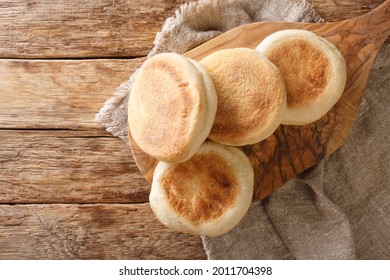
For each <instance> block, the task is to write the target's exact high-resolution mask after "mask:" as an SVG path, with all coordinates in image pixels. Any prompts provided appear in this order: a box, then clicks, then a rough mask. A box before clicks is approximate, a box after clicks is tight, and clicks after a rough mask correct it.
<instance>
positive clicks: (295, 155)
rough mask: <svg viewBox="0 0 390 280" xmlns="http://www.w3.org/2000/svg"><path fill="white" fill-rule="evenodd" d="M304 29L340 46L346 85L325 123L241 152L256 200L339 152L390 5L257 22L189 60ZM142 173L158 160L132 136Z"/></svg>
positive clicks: (385, 31) (290, 130) (288, 131)
mask: <svg viewBox="0 0 390 280" xmlns="http://www.w3.org/2000/svg"><path fill="white" fill-rule="evenodd" d="M284 29H305V30H309V31H312V32H314V33H316V34H318V35H320V36H322V37H323V38H325V39H327V40H329V41H330V42H332V43H333V44H334V45H336V46H337V47H338V49H339V50H340V51H341V53H342V54H343V55H344V58H345V60H346V63H347V82H346V87H345V90H344V93H343V95H342V97H341V98H340V100H339V101H338V103H337V104H336V105H335V106H334V107H333V108H332V109H331V110H330V111H329V112H328V113H327V114H326V115H325V116H324V117H323V118H321V119H320V120H318V121H316V122H314V123H311V124H308V125H302V126H291V125H281V126H279V128H278V129H277V130H276V131H275V133H274V134H273V135H271V136H270V137H268V138H267V139H265V140H263V141H261V142H259V143H257V144H254V145H248V146H243V147H240V148H241V149H242V150H243V151H244V152H245V154H246V155H247V156H248V157H249V159H250V161H251V163H252V165H253V167H254V170H255V187H254V193H253V200H254V201H256V200H260V199H262V198H264V197H266V196H268V195H270V194H271V193H272V192H273V191H275V190H277V189H279V188H280V187H281V186H282V185H283V184H284V183H286V182H287V181H288V180H290V179H292V178H294V177H295V176H297V175H298V174H300V173H302V172H303V171H305V170H307V169H308V168H310V167H312V166H313V165H315V164H316V163H318V162H319V161H320V160H321V159H323V158H324V157H327V156H329V155H330V154H332V153H333V152H334V151H336V150H337V149H338V148H339V147H340V146H341V145H342V143H343V142H344V141H345V139H346V137H347V136H348V133H349V131H350V130H351V128H352V125H353V122H354V120H355V117H356V113H357V111H358V109H359V105H360V101H361V99H362V96H363V92H364V88H365V86H366V83H367V79H368V75H369V73H370V69H371V67H372V64H373V62H374V59H375V57H376V55H377V53H378V51H379V49H380V47H381V45H382V44H383V42H384V41H385V40H386V38H387V37H388V35H389V34H390V0H387V1H385V2H384V3H383V4H382V5H380V6H379V7H377V8H376V9H374V10H373V11H371V12H369V13H367V14H365V15H362V16H359V17H356V18H354V19H350V20H344V21H339V22H330V23H296V22H256V23H251V24H247V25H242V26H240V27H237V28H235V29H232V30H230V31H228V32H226V33H224V34H222V35H220V36H218V37H216V38H214V39H212V40H210V41H208V42H206V43H204V44H203V45H200V46H198V47H196V48H194V49H193V50H191V51H189V52H187V53H185V54H184V55H185V56H186V57H189V58H193V59H195V60H200V59H202V58H203V57H205V56H206V55H208V54H210V53H212V52H215V51H217V50H220V49H226V48H237V47H248V48H252V49H254V48H256V46H257V45H258V44H259V43H260V42H261V41H262V40H263V39H264V38H265V37H266V36H268V35H269V34H271V33H274V32H276V31H279V30H284ZM129 140H130V144H131V148H132V153H133V156H134V159H135V161H136V164H137V166H138V168H139V169H140V171H141V173H142V174H143V175H144V177H145V178H146V180H147V181H149V182H151V181H152V177H153V171H154V168H155V166H156V164H157V160H156V159H154V158H152V157H150V156H149V155H147V154H145V153H144V152H143V151H142V150H141V149H140V148H139V147H138V146H137V144H136V143H135V142H134V140H133V139H132V137H131V134H130V133H129Z"/></svg>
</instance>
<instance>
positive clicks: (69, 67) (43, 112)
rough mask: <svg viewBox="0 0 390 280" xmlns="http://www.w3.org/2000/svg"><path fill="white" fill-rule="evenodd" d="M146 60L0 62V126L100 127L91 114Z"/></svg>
mask: <svg viewBox="0 0 390 280" xmlns="http://www.w3.org/2000/svg"><path fill="white" fill-rule="evenodd" d="M144 60H145V59H144V58H137V59H92V60H23V59H4V60H0V76H1V77H2V78H1V79H0V88H1V91H0V128H21V129H73V130H76V129H78V130H85V129H98V128H100V127H101V126H100V124H98V123H97V122H96V121H95V120H94V119H95V114H96V113H97V112H99V110H100V108H101V107H102V106H103V104H104V102H105V101H106V99H107V98H109V97H111V96H112V95H113V94H114V92H115V90H116V89H117V87H118V86H119V85H120V84H121V83H123V82H126V81H127V80H128V79H129V77H130V76H131V75H132V74H133V72H134V71H135V70H136V69H137V68H138V67H139V66H140V65H141V64H142V62H143V61H144Z"/></svg>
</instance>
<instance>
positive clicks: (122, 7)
mask: <svg viewBox="0 0 390 280" xmlns="http://www.w3.org/2000/svg"><path fill="white" fill-rule="evenodd" d="M187 2H190V1H186V0H142V1H141V0H134V1H124V0H96V1H89V0H78V1H75V0H63V1H48V0H38V1H20V0H4V1H1V2H0V259H205V258H206V255H205V253H204V250H203V247H202V242H201V239H200V237H196V236H190V235H186V234H181V233H177V232H174V231H172V230H169V229H167V228H165V227H164V226H162V225H161V224H160V223H159V222H158V221H157V220H156V219H155V217H154V215H153V214H152V212H151V210H150V207H149V204H148V194H149V185H148V184H147V183H146V181H145V180H144V179H143V177H142V175H141V174H140V172H139V171H138V169H137V167H136V165H135V163H134V160H133V158H132V156H131V151H130V149H129V147H127V146H126V145H125V144H124V143H123V142H122V141H121V140H119V139H117V138H115V137H113V136H111V135H110V134H109V133H107V132H105V130H104V129H103V128H102V127H101V126H100V125H99V124H98V123H96V122H95V121H94V117H95V114H96V113H97V112H98V111H99V109H100V108H101V106H102V105H103V103H104V101H105V100H106V99H107V98H109V97H110V96H111V95H112V94H113V93H114V91H115V89H116V88H117V86H119V84H120V83H122V82H124V81H126V80H127V79H128V78H129V77H130V75H131V74H132V73H133V72H134V71H135V70H136V69H137V68H138V67H139V66H140V65H141V64H142V62H143V61H144V60H145V56H146V55H147V54H148V52H149V51H150V50H151V48H152V45H153V40H154V37H155V34H156V32H158V31H159V30H160V29H161V27H162V25H163V23H164V21H165V19H166V18H167V17H170V16H173V15H174V12H175V10H176V9H177V8H179V6H180V5H181V4H183V3H187ZM382 2H384V1H383V0H344V1H341V0H340V1H336V0H312V1H311V3H312V4H313V6H314V7H315V8H316V9H317V11H318V12H319V13H320V15H321V16H322V17H324V18H325V19H326V20H328V21H336V20H342V19H348V18H352V17H355V16H358V15H361V14H363V13H366V12H368V11H370V10H372V9H373V8H375V7H377V6H378V5H379V4H381V3H382Z"/></svg>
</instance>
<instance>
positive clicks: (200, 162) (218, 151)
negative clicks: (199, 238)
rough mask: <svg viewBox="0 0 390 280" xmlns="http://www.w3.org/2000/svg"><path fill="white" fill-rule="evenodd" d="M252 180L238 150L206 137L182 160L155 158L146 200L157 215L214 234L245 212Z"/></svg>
mask: <svg viewBox="0 0 390 280" xmlns="http://www.w3.org/2000/svg"><path fill="white" fill-rule="evenodd" d="M253 185H254V172H253V167H252V165H251V163H250V162H249V159H248V157H247V156H246V155H245V154H244V153H243V152H242V151H241V150H239V149H238V148H236V147H231V146H225V145H222V144H218V143H215V142H212V141H206V142H204V143H203V144H202V145H201V147H200V148H199V150H198V151H197V152H196V154H195V155H194V156H192V157H191V158H190V159H189V160H187V161H185V162H180V163H166V162H159V163H158V165H157V167H156V169H155V171H154V176H153V183H152V189H151V192H150V197H149V200H150V206H151V208H152V210H153V212H154V214H155V216H156V217H157V219H158V220H159V221H160V222H161V223H163V224H164V225H166V226H167V227H169V228H171V229H174V230H177V231H180V232H185V233H190V234H194V235H205V236H217V235H221V234H224V233H226V232H228V231H229V230H231V229H232V228H233V227H235V226H236V225H237V224H238V223H239V222H240V220H241V219H242V218H243V217H244V215H245V214H246V212H247V211H248V209H249V206H250V204H251V201H252V195H253Z"/></svg>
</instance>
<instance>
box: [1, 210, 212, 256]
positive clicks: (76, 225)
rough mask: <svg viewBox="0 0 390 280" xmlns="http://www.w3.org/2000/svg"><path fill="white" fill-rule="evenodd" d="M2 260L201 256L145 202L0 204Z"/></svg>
mask: <svg viewBox="0 0 390 280" xmlns="http://www.w3.org/2000/svg"><path fill="white" fill-rule="evenodd" d="M0 252H1V253H0V259H11V260H13V259H31V260H32V259H68V260H71V259H205V258H206V257H205V253H204V250H203V248H202V245H201V239H200V238H199V237H197V236H190V235H186V234H180V233H177V232H174V231H171V230H169V229H167V228H166V227H164V226H162V225H161V224H160V223H159V222H158V221H157V220H156V219H155V217H154V215H153V213H152V211H151V210H150V206H149V205H148V204H135V205H125V204H108V205H107V204H86V205H78V204H70V205H66V204H46V205H13V206H10V205H0Z"/></svg>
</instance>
